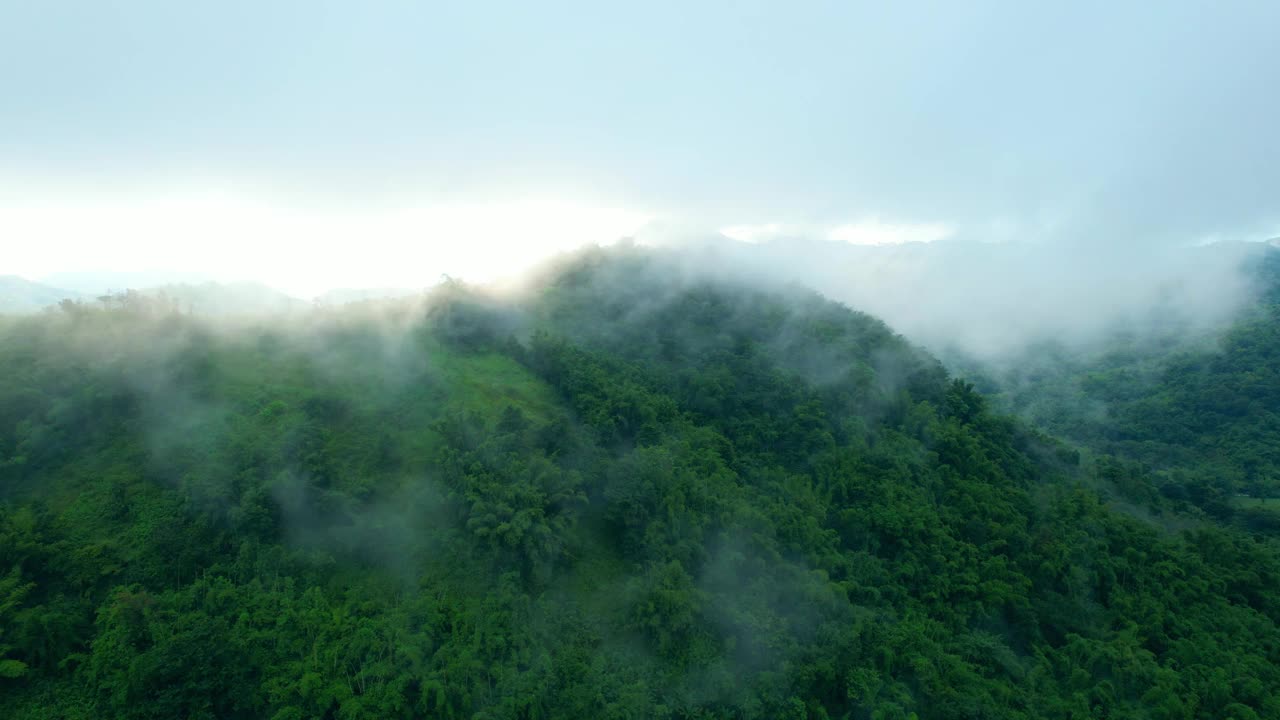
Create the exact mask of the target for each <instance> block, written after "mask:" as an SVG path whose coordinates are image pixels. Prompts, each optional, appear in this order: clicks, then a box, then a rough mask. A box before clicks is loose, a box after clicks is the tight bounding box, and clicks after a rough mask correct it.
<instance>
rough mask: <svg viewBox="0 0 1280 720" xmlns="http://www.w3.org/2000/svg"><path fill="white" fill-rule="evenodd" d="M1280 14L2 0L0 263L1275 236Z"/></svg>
mask: <svg viewBox="0 0 1280 720" xmlns="http://www.w3.org/2000/svg"><path fill="white" fill-rule="evenodd" d="M1276 27H1280V4H1276V3H1272V2H1223V3H1208V2H1190V1H1186V0H1175V1H1172V2H1166V3H1159V4H1156V5H1150V4H1145V3H1143V4H1139V3H1134V4H1124V3H1110V2H1083V3H1069V4H1068V3H1064V4H1061V5H1058V6H1056V7H1050V6H1049V5H1048V4H1043V3H1020V2H1013V1H1007V2H995V1H991V0H980V1H978V2H972V3H948V2H923V3H922V2H908V3H892V4H889V3H878V2H795V3H769V2H734V3H729V2H708V3H677V2H650V3H640V4H630V5H625V6H614V5H613V4H609V3H588V2H546V3H519V2H513V1H490V2H475V3H444V2H439V3H436V2H431V3H424V2H409V1H408V0H403V1H399V0H397V1H388V0H371V1H370V2H365V3H345V2H330V1H327V0H319V1H315V0H313V1H311V2H301V1H293V0H289V1H286V0H276V1H267V2H263V1H257V0H255V1H250V0H227V1H225V2H219V3H172V2H164V1H161V0H114V1H111V2H100V1H91V0H49V1H48V2H25V1H21V0H0V97H2V98H3V102H2V103H0V274H5V273H14V274H19V275H23V276H26V277H30V278H33V279H37V278H39V277H42V276H44V275H47V274H50V273H54V272H66V271H77V270H140V269H148V270H175V271H201V272H205V273H208V274H209V275H211V276H215V277H218V278H223V279H251V280H259V281H263V282H267V283H269V284H272V285H275V286H277V287H280V288H282V289H285V290H287V291H290V292H293V293H297V294H304V295H306V294H313V293H315V292H319V291H321V290H324V289H326V288H330V287H336V286H345V287H351V286H390V285H421V284H424V283H426V282H431V281H432V280H434V279H435V278H437V277H438V276H439V275H440V274H441V273H450V274H454V275H460V276H463V277H469V278H475V279H481V280H483V279H489V278H493V277H498V276H501V275H504V274H507V273H510V272H514V271H518V270H519V269H522V268H523V267H526V266H527V265H528V264H529V263H531V262H534V261H536V260H537V259H540V258H543V257H546V256H547V255H549V254H552V253H554V252H558V251H562V250H566V249H570V248H573V247H576V246H579V245H581V244H584V243H588V242H602V243H603V242H610V241H613V240H616V239H617V238H618V237H620V236H624V235H632V234H635V233H637V232H642V231H643V229H644V228H645V227H647V226H650V224H651V223H661V222H674V223H678V224H680V225H682V226H686V227H696V228H701V229H704V230H707V231H715V230H719V231H721V232H723V233H724V234H726V235H728V236H730V237H735V238H737V239H741V240H745V241H756V242H758V241H761V240H766V239H772V238H781V237H790V236H800V235H803V236H819V237H825V238H828V239H832V240H836V241H844V242H858V243H896V242H911V241H931V240H937V239H941V238H944V237H954V238H968V239H984V240H989V239H995V240H1010V239H1022V238H1030V239H1035V240H1039V241H1053V242H1075V243H1130V244H1139V243H1191V242H1196V241H1199V240H1202V239H1204V238H1206V237H1214V238H1240V239H1257V238H1260V237H1266V236H1269V235H1277V234H1280V204H1278V203H1277V201H1276V197H1275V188H1276V187H1280V139H1278V138H1277V134H1276V132H1275V128H1276V127H1280V94H1278V93H1276V92H1275V91H1274V87H1273V85H1274V82H1275V78H1277V77H1280V44H1278V43H1276V42H1275V40H1274V37H1273V34H1274V30H1275V28H1276Z"/></svg>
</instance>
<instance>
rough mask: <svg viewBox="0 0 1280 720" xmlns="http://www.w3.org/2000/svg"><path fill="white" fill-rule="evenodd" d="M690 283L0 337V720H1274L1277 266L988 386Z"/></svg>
mask: <svg viewBox="0 0 1280 720" xmlns="http://www.w3.org/2000/svg"><path fill="white" fill-rule="evenodd" d="M704 260H705V258H697V261H696V262H695V261H691V260H690V256H689V255H687V254H685V253H683V252H682V251H678V250H660V249H653V248H645V247H639V246H634V245H629V244H624V245H619V246H615V247H611V248H606V249H599V248H596V249H590V250H585V251H580V252H578V253H575V254H573V255H570V256H567V257H565V258H562V259H561V260H559V261H557V262H555V263H553V264H551V265H548V266H546V267H544V268H543V270H542V271H541V272H540V273H538V274H536V275H533V276H531V277H530V278H529V279H527V280H526V281H525V283H524V284H523V285H522V286H520V287H518V288H508V289H507V290H505V291H503V292H496V291H492V290H489V289H486V288H484V287H479V286H471V285H467V284H464V283H461V282H455V281H446V282H444V283H442V284H440V285H439V286H437V287H435V288H433V289H432V290H430V291H428V292H426V293H413V294H408V295H404V296H401V297H386V298H381V297H379V298H372V299H362V300H360V299H358V300H354V301H342V302H332V303H326V304H318V305H315V306H308V305H305V304H304V305H302V306H300V307H294V306H288V307H286V306H283V305H280V304H279V303H276V304H273V305H272V307H271V308H269V309H268V310H261V309H258V310H252V309H251V307H250V304H242V305H236V304H232V305H231V306H230V307H229V309H228V310H227V311H226V312H219V313H213V312H201V311H199V310H198V309H197V310H193V305H198V304H199V302H198V299H193V297H192V296H182V295H181V294H176V293H174V292H169V293H148V292H136V291H131V292H129V293H124V294H118V295H112V296H107V297H104V298H102V299H94V298H92V297H86V298H80V299H67V300H63V301H62V302H61V303H60V304H59V305H55V306H53V307H50V308H47V309H45V310H43V311H40V312H34V313H28V314H22V315H20V314H10V315H0V717H5V718H15V719H16V718H50V719H52V718H166V719H167V718H273V719H275V720H290V719H301V718H417V717H424V718H428V717H429V718H488V719H494V720H496V719H498V718H509V719H512V720H515V719H523V720H534V719H539V718H584V717H593V718H601V719H602V720H603V719H605V718H610V719H612V718H618V719H623V718H630V719H640V718H664V717H670V718H708V719H709V718H794V719H801V718H811V719H836V718H848V719H851V720H853V719H857V720H907V719H909V718H910V719H915V720H942V719H955V720H959V719H962V718H966V719H967V718H1009V719H1014V718H1018V719H1027V720H1030V719H1032V718H1063V719H1066V718H1114V719H1121V718H1124V719H1133V720H1137V719H1139V718H1143V719H1145V718H1152V719H1160V720H1175V719H1184V718H1214V719H1234V720H1251V719H1262V718H1280V626H1278V623H1280V250H1276V249H1274V248H1264V249H1259V250H1258V251H1257V252H1252V253H1249V254H1247V255H1246V256H1243V257H1242V258H1240V259H1239V260H1240V262H1242V263H1244V272H1245V273H1246V275H1247V276H1248V277H1249V278H1250V284H1249V288H1251V290H1250V292H1249V293H1248V295H1247V298H1246V300H1245V301H1243V302H1242V304H1241V305H1240V306H1239V307H1238V308H1235V309H1234V311H1233V312H1232V313H1231V315H1230V317H1225V316H1224V317H1222V318H1220V319H1218V320H1215V321H1214V322H1215V323H1216V324H1213V323H1210V324H1200V325H1197V326H1195V327H1194V328H1193V327H1189V326H1187V325H1185V324H1180V323H1179V322H1177V321H1176V318H1175V317H1174V316H1173V315H1172V314H1164V315H1161V322H1157V323H1152V324H1151V328H1153V329H1150V330H1149V331H1147V332H1144V333H1141V334H1135V333H1134V332H1131V328H1129V329H1125V328H1121V329H1119V330H1117V331H1116V332H1114V333H1111V334H1100V335H1098V336H1097V337H1095V338H1094V339H1093V340H1092V341H1091V342H1090V343H1088V344H1072V343H1069V342H1052V341H1045V342H1040V343H1035V344H1028V345H1026V346H1025V347H1023V348H1021V349H1020V350H1019V351H1018V352H1016V353H1015V352H1009V353H1004V354H1001V355H999V356H998V357H997V356H992V355H981V354H976V353H973V352H969V351H967V349H966V347H964V346H944V345H941V344H937V343H932V338H929V337H925V338H923V339H922V338H918V337H914V336H912V335H911V334H909V333H908V334H907V335H902V334H899V331H898V328H896V327H892V326H891V325H889V324H886V323H885V322H884V321H882V320H881V319H879V318H878V317H876V316H873V315H872V314H867V313H865V312H862V311H861V310H862V308H860V307H859V306H857V305H854V306H852V307H850V306H849V305H846V304H844V303H841V302H837V301H834V300H831V299H828V298H826V297H824V296H822V295H819V294H818V293H816V292H814V291H812V290H809V289H806V288H804V287H801V286H798V285H795V284H785V283H770V282H762V281H759V280H758V279H752V280H751V281H750V282H748V281H743V280H742V279H740V278H739V277H736V276H735V275H734V274H733V273H731V272H723V271H722V270H723V269H722V268H717V269H709V268H707V267H705V266H704V265H703V261H704ZM713 270H714V271H713ZM203 292H206V293H208V292H213V290H211V289H209V288H206V289H205V291H203ZM42 297H45V296H42ZM52 297H53V296H48V297H47V298H46V301H47V300H48V299H50V298H52ZM1242 297H1243V296H1242ZM246 302H247V301H246ZM273 302H274V301H273ZM903 317H904V318H905V316H903ZM925 341H930V343H931V344H930V345H929V346H928V347H929V349H928V350H926V349H925V347H926V345H925V344H924V342H925Z"/></svg>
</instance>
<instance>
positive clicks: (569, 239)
mask: <svg viewBox="0 0 1280 720" xmlns="http://www.w3.org/2000/svg"><path fill="white" fill-rule="evenodd" d="M647 220H648V216H647V215H645V214H644V213H640V212H635V211H631V210H624V209H618V208H604V207H592V206H589V205H584V204H578V203H574V202H569V201H566V200H562V199H544V198H533V199H519V200H514V201H504V202H487V203H468V204H449V205H444V204H424V205H420V206H408V207H397V208H381V209H358V210H353V209H344V210H327V209H315V208H305V209H303V208H293V207H287V206H279V205H270V204H264V203H260V202H255V201H252V200H249V199H247V198H245V197H241V196H237V195H232V194H225V193H200V194H182V195H167V196H154V197H147V198H131V199H120V198H114V199H112V201H111V202H104V201H102V200H100V199H99V200H92V199H89V200H74V201H67V200H65V199H62V200H61V201H59V202H24V203H15V202H7V203H0V237H4V238H6V240H7V242H6V249H5V253H4V256H3V257H2V258H0V274H3V273H16V274H21V275H24V276H27V277H30V278H32V279H38V278H39V277H40V276H42V275H46V274H48V273H51V272H54V271H90V270H92V271H137V270H163V271H198V272H201V273H204V274H207V275H209V276H211V277H212V278H214V279H216V280H219V281H256V282H263V283H266V284H268V285H271V286H273V287H276V288H278V289H281V290H283V291H285V292H288V293H291V294H294V295H296V296H299V297H311V296H314V295H315V294H318V293H320V292H323V291H324V290H326V289H330V288H336V287H392V286H398V287H410V288H412V287H422V286H425V285H430V284H434V283H435V282H436V281H437V280H438V279H439V278H440V276H441V275H442V274H445V273H447V274H449V275H451V276H454V277H460V278H463V279H465V280H468V281H473V282H489V281H493V280H497V279H500V278H503V277H507V276H510V275H513V274H515V273H519V272H521V271H523V270H526V269H528V268H529V267H531V266H532V265H534V264H536V263H538V262H539V261H541V260H544V259H546V258H548V257H550V256H552V255H554V254H556V253H559V252H563V251H566V250H571V249H574V248H577V247H581V246H583V245H587V244H592V243H595V244H609V243H611V242H614V241H616V240H618V239H619V238H621V237H624V236H627V235H630V234H632V233H634V232H635V231H636V230H637V229H638V228H639V227H640V226H641V225H643V224H644V223H645V222H646V221H647Z"/></svg>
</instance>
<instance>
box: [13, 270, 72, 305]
mask: <svg viewBox="0 0 1280 720" xmlns="http://www.w3.org/2000/svg"><path fill="white" fill-rule="evenodd" d="M78 297H79V294H78V293H75V292H72V291H69V290H62V289H60V288H56V287H52V286H50V285H42V284H40V283H37V282H32V281H30V280H26V279H24V278H20V277H18V276H16V275H0V314H3V313H9V314H20V313H31V312H35V311H37V310H40V309H41V308H45V307H48V306H50V305H56V304H57V303H58V301H60V300H63V299H66V298H70V299H75V298H78Z"/></svg>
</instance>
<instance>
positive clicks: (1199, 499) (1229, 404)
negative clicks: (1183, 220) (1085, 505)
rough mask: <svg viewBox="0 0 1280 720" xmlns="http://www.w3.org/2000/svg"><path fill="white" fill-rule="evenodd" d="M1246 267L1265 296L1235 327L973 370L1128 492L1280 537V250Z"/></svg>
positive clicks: (1046, 351)
mask: <svg viewBox="0 0 1280 720" xmlns="http://www.w3.org/2000/svg"><path fill="white" fill-rule="evenodd" d="M1248 269H1249V271H1250V272H1251V273H1252V275H1253V277H1254V280H1255V281H1256V283H1255V285H1256V296H1255V297H1252V298H1250V301H1249V303H1248V304H1247V306H1246V308H1245V309H1244V310H1243V312H1242V314H1241V316H1240V317H1239V318H1238V319H1237V320H1236V321H1235V322H1234V323H1233V324H1232V325H1231V326H1230V327H1227V328H1217V329H1214V328H1210V329H1207V330H1205V329H1202V330H1201V331H1200V332H1198V333H1195V334H1181V333H1165V334H1163V335H1158V336H1156V337H1150V336H1148V337H1141V336H1134V335H1132V334H1127V335H1120V336H1117V337H1114V338H1111V339H1110V340H1109V341H1107V342H1105V343H1102V344H1101V345H1100V346H1099V347H1098V348H1094V349H1093V350H1092V351H1090V352H1080V351H1075V352H1072V351H1069V350H1068V349H1067V348H1064V347H1061V346H1052V345H1049V346H1041V347H1038V348H1035V349H1033V350H1032V351H1030V352H1028V353H1027V354H1026V355H1025V356H1024V357H1022V358H1020V359H1019V361H1018V362H1016V363H1011V364H1009V365H1007V366H1004V367H998V368H992V367H989V366H988V367H983V366H982V365H980V364H970V365H968V366H967V367H966V370H967V371H968V372H966V375H968V376H969V377H970V379H972V380H974V382H975V384H976V385H977V386H978V387H979V388H980V389H982V390H984V391H987V392H988V393H991V394H994V395H996V402H997V406H998V407H999V408H1001V409H1003V410H1006V411H1008V412H1011V413H1015V414H1018V415H1021V416H1022V417H1024V418H1026V419H1027V420H1028V421H1029V422H1030V423H1032V424H1033V425H1034V426H1036V427H1039V428H1041V429H1043V430H1044V431H1046V432H1048V433H1050V434H1052V435H1054V436H1056V437H1061V438H1064V439H1067V440H1069V441H1071V442H1072V443H1075V444H1076V445H1077V446H1079V447H1081V448H1082V449H1084V450H1085V451H1086V452H1091V453H1093V454H1095V455H1098V456H1099V457H1100V458H1101V465H1102V466H1103V467H1104V471H1103V474H1104V475H1106V476H1107V477H1108V478H1109V479H1110V480H1112V481H1113V484H1114V485H1115V487H1116V488H1117V490H1118V491H1119V492H1121V493H1122V494H1124V495H1125V496H1126V497H1127V498H1128V499H1129V500H1131V501H1133V502H1136V503H1139V504H1142V505H1146V506H1148V507H1151V508H1169V507H1173V508H1177V509H1179V510H1181V511H1186V510H1187V509H1188V508H1189V507H1195V508H1197V509H1198V510H1200V511H1203V512H1205V513H1207V514H1208V515H1210V516H1212V517H1214V518H1216V519H1218V520H1220V521H1223V522H1229V523H1235V524H1239V525H1242V526H1244V527H1247V528H1249V529H1250V530H1252V531H1255V532H1263V533H1270V534H1280V250H1266V251H1263V252H1261V253H1259V255H1258V257H1257V258H1255V259H1254V262H1252V263H1251V264H1250V265H1249V266H1248Z"/></svg>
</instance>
